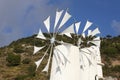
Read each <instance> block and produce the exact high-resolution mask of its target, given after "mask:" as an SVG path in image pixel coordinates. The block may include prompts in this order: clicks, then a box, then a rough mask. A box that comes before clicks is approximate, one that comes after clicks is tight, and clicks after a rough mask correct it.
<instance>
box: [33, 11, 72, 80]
mask: <svg viewBox="0 0 120 80" xmlns="http://www.w3.org/2000/svg"><path fill="white" fill-rule="evenodd" d="M62 15H63V18H62ZM50 18H51V17H50V16H49V17H48V18H47V19H46V20H45V21H44V25H45V27H46V29H47V31H48V34H49V35H50V37H46V36H45V35H44V34H43V33H42V30H41V29H40V30H39V33H38V34H37V36H36V38H39V39H40V40H43V41H45V42H46V43H47V44H45V45H44V46H41V47H38V46H36V45H34V52H33V54H34V55H35V54H37V53H38V52H39V51H40V50H42V49H44V48H45V47H46V46H47V49H46V51H45V53H44V55H43V56H42V58H40V59H39V60H38V61H36V62H35V64H36V66H37V67H36V70H37V69H38V67H39V66H40V64H41V62H42V61H43V59H44V58H45V56H46V55H47V53H48V51H49V50H50V54H49V58H48V62H47V64H46V66H45V68H44V69H43V70H42V71H45V72H48V70H49V66H50V60H51V58H52V56H53V60H52V67H54V68H55V67H56V68H57V69H56V70H55V71H58V73H60V74H61V73H62V71H63V68H64V67H65V65H66V63H67V62H69V60H68V58H67V55H68V52H69V51H68V49H67V48H68V47H66V46H67V45H71V44H70V43H66V42H63V41H62V40H57V39H56V36H57V35H66V36H67V37H70V38H72V36H71V33H74V24H72V25H70V26H69V27H67V28H66V29H64V30H63V31H62V32H60V29H61V28H62V27H63V25H65V23H67V21H68V20H69V19H70V18H71V15H70V14H69V13H68V12H67V10H66V11H65V13H64V11H63V10H61V11H56V17H55V24H54V27H53V29H54V31H53V34H51V33H50V28H51V27H50V20H51V19H50ZM61 18H62V19H61ZM58 25H59V26H58ZM56 43H57V44H60V45H61V46H57V44H56ZM56 46H57V47H56ZM61 48H62V50H61ZM63 51H64V52H63ZM64 53H66V54H64ZM54 59H55V60H54ZM54 63H57V64H54ZM53 72H54V71H53V70H52V69H51V74H52V73H53ZM60 74H59V75H60ZM51 77H52V76H51ZM51 80H53V79H51Z"/></svg>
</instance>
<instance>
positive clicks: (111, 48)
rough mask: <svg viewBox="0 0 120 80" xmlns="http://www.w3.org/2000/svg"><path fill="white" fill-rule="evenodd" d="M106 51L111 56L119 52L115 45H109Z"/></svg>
mask: <svg viewBox="0 0 120 80" xmlns="http://www.w3.org/2000/svg"><path fill="white" fill-rule="evenodd" d="M104 53H105V54H106V55H107V56H109V57H115V56H116V54H117V53H118V50H117V49H116V48H114V47H107V48H105V49H104Z"/></svg>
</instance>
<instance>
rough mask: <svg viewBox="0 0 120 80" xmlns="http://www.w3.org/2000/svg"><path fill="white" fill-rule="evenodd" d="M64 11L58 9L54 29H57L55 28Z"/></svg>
mask: <svg viewBox="0 0 120 80" xmlns="http://www.w3.org/2000/svg"><path fill="white" fill-rule="evenodd" d="M62 13H63V10H61V11H60V12H59V11H56V18H55V24H54V30H55V28H56V26H57V24H58V21H59V20H60V17H61V15H62Z"/></svg>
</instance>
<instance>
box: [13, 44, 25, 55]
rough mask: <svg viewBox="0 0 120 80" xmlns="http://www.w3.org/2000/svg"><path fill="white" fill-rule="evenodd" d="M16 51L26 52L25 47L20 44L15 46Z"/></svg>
mask: <svg viewBox="0 0 120 80" xmlns="http://www.w3.org/2000/svg"><path fill="white" fill-rule="evenodd" d="M14 52H15V53H23V52H24V50H23V47H21V46H20V45H17V46H15V47H14Z"/></svg>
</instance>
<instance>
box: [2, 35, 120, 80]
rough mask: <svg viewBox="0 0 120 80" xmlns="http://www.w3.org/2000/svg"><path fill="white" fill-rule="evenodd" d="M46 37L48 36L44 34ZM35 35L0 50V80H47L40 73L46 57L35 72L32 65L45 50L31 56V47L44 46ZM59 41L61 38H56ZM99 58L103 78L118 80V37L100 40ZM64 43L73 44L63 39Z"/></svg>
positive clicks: (119, 56) (119, 69)
mask: <svg viewBox="0 0 120 80" xmlns="http://www.w3.org/2000/svg"><path fill="white" fill-rule="evenodd" d="M46 36H48V35H47V34H46ZM34 37H35V35H33V36H30V37H27V38H22V39H19V40H17V41H13V42H12V43H11V44H10V45H8V46H5V47H1V48H0V80H49V75H50V74H49V73H48V74H47V73H43V72H41V71H42V69H43V68H44V66H45V64H46V62H47V58H48V56H46V58H45V59H44V60H43V62H42V64H41V66H40V67H39V69H38V70H37V71H36V70H35V69H36V65H35V64H34V62H35V61H37V60H38V59H39V58H41V57H42V55H43V53H44V51H45V50H42V51H41V52H39V53H38V54H36V55H33V46H34V45H37V46H41V45H44V43H45V42H44V41H42V42H41V41H39V40H38V39H35V38H34ZM57 37H58V39H59V40H60V39H61V36H57ZM101 40H102V42H101V57H102V62H103V63H104V64H105V66H104V67H103V72H104V76H105V77H106V76H112V77H116V78H118V79H120V36H117V37H111V36H110V35H109V36H107V37H105V38H101ZM64 41H66V42H70V43H75V42H76V41H75V39H74V41H72V40H71V39H69V38H66V37H64Z"/></svg>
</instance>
